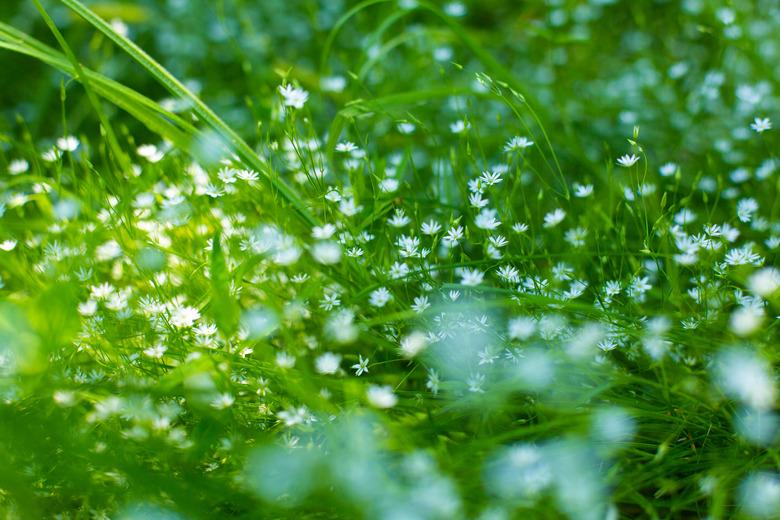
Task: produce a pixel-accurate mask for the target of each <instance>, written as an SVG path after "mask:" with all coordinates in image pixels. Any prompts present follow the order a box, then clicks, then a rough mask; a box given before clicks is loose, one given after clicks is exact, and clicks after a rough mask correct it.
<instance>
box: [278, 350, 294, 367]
mask: <svg viewBox="0 0 780 520" xmlns="http://www.w3.org/2000/svg"><path fill="white" fill-rule="evenodd" d="M275 361H276V366H278V367H279V368H292V367H294V366H295V356H293V355H291V354H288V353H287V352H284V351H282V352H277V353H276V359H275Z"/></svg>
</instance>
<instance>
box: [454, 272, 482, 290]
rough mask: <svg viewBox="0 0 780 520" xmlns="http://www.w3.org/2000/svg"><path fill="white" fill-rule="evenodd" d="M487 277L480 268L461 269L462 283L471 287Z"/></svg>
mask: <svg viewBox="0 0 780 520" xmlns="http://www.w3.org/2000/svg"><path fill="white" fill-rule="evenodd" d="M484 278H485V273H483V272H482V271H480V270H478V269H462V270H461V271H460V283H461V284H462V285H466V286H469V287H473V286H475V285H479V284H481V283H482V280H483V279H484Z"/></svg>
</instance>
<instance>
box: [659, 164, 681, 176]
mask: <svg viewBox="0 0 780 520" xmlns="http://www.w3.org/2000/svg"><path fill="white" fill-rule="evenodd" d="M678 168H679V166H677V164H675V163H673V162H668V163H666V164H664V165H662V166H661V167H660V168H658V173H660V174H661V177H671V176H672V175H674V172H676V171H677V169H678Z"/></svg>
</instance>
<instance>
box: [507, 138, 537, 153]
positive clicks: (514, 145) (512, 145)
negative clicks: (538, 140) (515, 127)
mask: <svg viewBox="0 0 780 520" xmlns="http://www.w3.org/2000/svg"><path fill="white" fill-rule="evenodd" d="M533 144H534V142H533V141H531V140H530V139H528V138H527V137H521V136H514V137H512V138H511V139H510V140H509V141H507V142H506V144H505V145H504V151H505V152H515V151H519V150H525V149H526V148H528V147H529V146H533Z"/></svg>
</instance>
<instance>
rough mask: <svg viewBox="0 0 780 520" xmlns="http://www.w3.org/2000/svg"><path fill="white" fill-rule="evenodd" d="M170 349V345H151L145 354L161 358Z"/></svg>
mask: <svg viewBox="0 0 780 520" xmlns="http://www.w3.org/2000/svg"><path fill="white" fill-rule="evenodd" d="M166 350H168V347H166V346H165V345H162V344H157V345H155V346H153V347H149V348H147V349H145V350H144V355H145V356H148V357H150V358H152V359H160V358H162V357H163V355H164V354H165V351H166Z"/></svg>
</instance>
